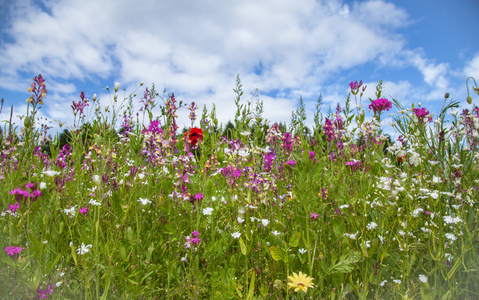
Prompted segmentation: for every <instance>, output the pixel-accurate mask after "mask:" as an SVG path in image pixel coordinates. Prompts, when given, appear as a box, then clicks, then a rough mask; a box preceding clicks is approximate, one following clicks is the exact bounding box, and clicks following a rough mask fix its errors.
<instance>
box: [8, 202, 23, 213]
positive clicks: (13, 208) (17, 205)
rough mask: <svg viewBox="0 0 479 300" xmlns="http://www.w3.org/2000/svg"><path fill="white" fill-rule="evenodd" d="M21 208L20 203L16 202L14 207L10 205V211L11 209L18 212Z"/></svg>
mask: <svg viewBox="0 0 479 300" xmlns="http://www.w3.org/2000/svg"><path fill="white" fill-rule="evenodd" d="M19 208H20V204H19V203H18V202H16V203H15V204H13V205H10V203H8V209H10V210H11V211H12V212H16V211H17V209H19Z"/></svg>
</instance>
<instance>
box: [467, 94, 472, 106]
mask: <svg viewBox="0 0 479 300" xmlns="http://www.w3.org/2000/svg"><path fill="white" fill-rule="evenodd" d="M467 103H469V104H471V103H472V97H471V96H467Z"/></svg>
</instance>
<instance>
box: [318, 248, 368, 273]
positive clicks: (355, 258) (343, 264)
mask: <svg viewBox="0 0 479 300" xmlns="http://www.w3.org/2000/svg"><path fill="white" fill-rule="evenodd" d="M360 259H361V256H360V255H359V253H358V252H353V253H350V254H348V255H342V256H341V257H340V258H339V260H338V261H337V262H336V263H333V264H331V266H330V267H329V269H328V271H327V272H326V274H328V273H349V272H351V271H352V270H353V269H354V265H355V264H356V263H357V262H359V260H360Z"/></svg>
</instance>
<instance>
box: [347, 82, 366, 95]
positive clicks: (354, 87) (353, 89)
mask: <svg viewBox="0 0 479 300" xmlns="http://www.w3.org/2000/svg"><path fill="white" fill-rule="evenodd" d="M362 85H363V81H362V80H361V81H360V82H359V83H358V82H357V81H355V82H351V83H350V84H349V87H350V88H351V92H352V93H353V94H354V92H356V90H358V89H359V88H360V87H361V86H362ZM356 93H357V92H356Z"/></svg>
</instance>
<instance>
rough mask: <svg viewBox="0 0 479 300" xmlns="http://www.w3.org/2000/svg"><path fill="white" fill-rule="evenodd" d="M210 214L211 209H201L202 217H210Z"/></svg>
mask: <svg viewBox="0 0 479 300" xmlns="http://www.w3.org/2000/svg"><path fill="white" fill-rule="evenodd" d="M212 212H213V208H211V207H207V208H205V209H203V215H205V216H211V213H212Z"/></svg>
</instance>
